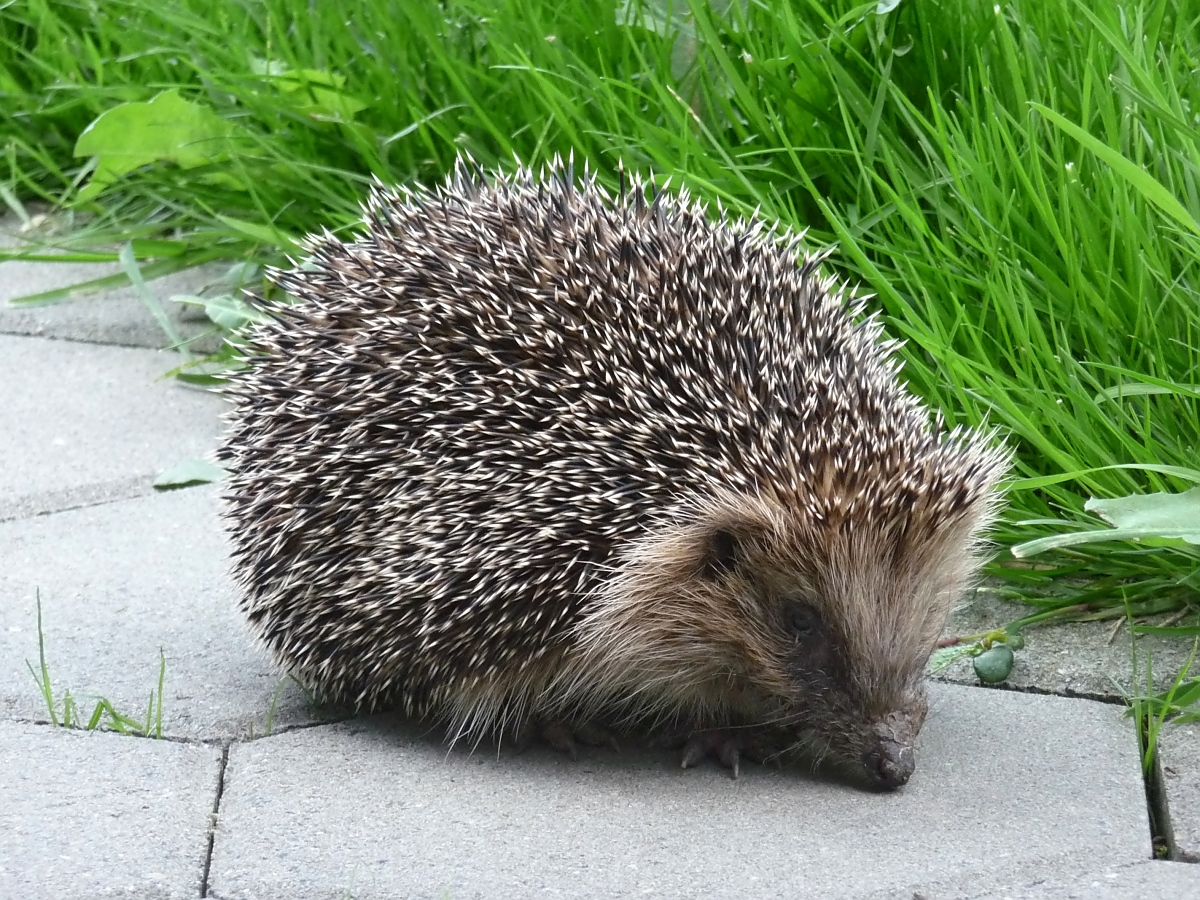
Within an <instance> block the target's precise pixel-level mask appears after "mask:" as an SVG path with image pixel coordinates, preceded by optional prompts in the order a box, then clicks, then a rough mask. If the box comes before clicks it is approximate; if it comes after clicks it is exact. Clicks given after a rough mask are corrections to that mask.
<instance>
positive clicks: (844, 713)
mask: <svg viewBox="0 0 1200 900" xmlns="http://www.w3.org/2000/svg"><path fill="white" fill-rule="evenodd" d="M989 513H990V510H989V508H988V505H987V501H986V500H982V501H981V502H980V503H979V504H976V505H975V506H973V507H969V508H968V509H966V510H965V511H964V512H963V513H962V514H961V515H959V516H957V517H955V518H953V519H950V520H948V521H946V522H944V523H942V524H941V526H940V527H939V528H938V529H937V530H936V531H934V532H932V533H927V534H923V535H921V539H920V540H919V541H912V540H910V538H911V537H912V536H911V534H908V535H907V536H906V531H905V527H904V523H903V522H899V521H897V522H892V523H885V524H882V525H881V524H879V523H876V524H873V525H868V526H866V527H863V526H857V527H856V525H855V524H846V523H831V522H828V521H826V522H813V521H812V520H811V518H809V517H806V516H805V514H804V513H803V512H802V511H797V510H795V509H789V508H787V507H784V506H782V505H781V504H780V503H779V502H778V501H775V500H768V499H765V498H750V497H744V496H736V495H729V496H724V497H721V498H719V499H718V500H717V501H715V502H710V503H708V504H704V505H699V504H697V505H696V506H695V507H694V508H692V509H691V510H689V511H688V512H687V513H685V514H683V515H681V516H679V517H678V518H677V519H676V521H674V522H670V523H664V524H662V525H660V526H659V527H658V528H656V529H654V530H652V531H651V532H650V533H649V534H648V536H647V537H646V538H645V539H644V540H643V541H641V542H640V543H639V544H638V545H637V546H636V547H634V548H633V549H632V550H631V551H630V552H628V553H627V554H626V555H625V558H624V560H623V565H622V567H621V569H620V571H619V573H618V574H617V575H616V576H615V577H614V578H613V579H612V581H610V582H609V584H608V585H607V587H606V588H605V590H604V591H603V592H602V593H601V594H600V596H599V597H598V598H597V602H596V604H595V605H594V607H593V608H592V610H591V612H590V613H589V614H588V615H587V616H586V617H585V618H584V619H583V621H582V622H581V623H580V625H579V627H578V629H577V632H576V636H577V641H578V656H577V657H575V658H574V659H573V660H568V662H567V667H566V674H564V676H562V677H560V679H559V680H558V684H559V685H565V686H568V690H567V691H566V692H565V694H566V696H568V697H571V696H573V695H584V694H586V695H588V696H591V697H600V696H602V697H606V698H607V699H608V700H609V702H616V703H618V704H624V705H625V706H626V707H627V708H628V709H630V710H636V711H637V717H639V718H643V717H646V716H655V715H657V716H658V717H660V718H663V719H669V718H679V717H682V718H683V719H684V721H683V722H682V723H681V724H684V725H686V726H687V727H690V728H693V729H705V728H721V727H732V728H737V727H741V726H769V727H770V728H771V729H772V730H774V731H775V732H777V733H779V734H780V735H782V736H783V739H784V741H785V742H786V743H787V744H788V745H789V746H785V747H784V748H781V749H807V750H808V751H809V752H810V753H815V754H816V755H818V756H823V755H826V754H828V755H829V756H830V757H831V758H832V759H833V760H835V761H838V762H842V763H845V764H849V766H850V768H852V769H855V770H857V771H859V772H862V771H864V768H865V771H866V772H867V774H868V776H870V777H873V778H875V779H876V780H881V777H880V776H878V766H879V755H880V753H883V754H884V756H885V757H888V758H892V759H893V761H894V758H895V757H896V755H897V754H900V756H901V757H903V758H904V763H903V766H902V768H905V771H904V772H903V773H902V774H900V775H894V776H893V777H892V782H894V783H890V784H886V786H896V785H897V784H901V783H903V782H904V781H905V780H907V777H908V773H910V772H911V770H912V768H911V766H912V764H911V753H912V745H913V742H914V740H915V738H916V736H917V734H918V732H919V731H920V729H921V726H922V724H923V722H924V719H925V714H926V709H927V707H926V699H925V687H924V667H925V664H926V662H927V660H928V658H929V655H930V653H931V651H932V650H933V647H934V644H935V642H936V640H937V638H938V636H939V635H940V633H941V630H942V628H943V626H944V624H945V621H946V618H947V616H948V615H949V612H950V610H951V608H952V605H953V604H954V602H955V601H956V599H957V598H958V597H959V596H960V595H961V593H962V592H963V590H964V589H965V588H966V586H967V584H968V583H969V581H970V578H971V576H972V573H973V572H974V570H975V568H976V565H977V560H976V553H975V550H976V544H977V540H978V539H977V535H978V533H979V531H980V529H981V528H982V527H983V526H984V525H985V524H986V520H987V518H988V517H989ZM585 673H586V674H585ZM571 688H573V689H571ZM881 748H883V749H882V750H881ZM872 754H874V757H872ZM872 759H873V760H874V761H872ZM882 781H883V782H886V781H887V778H882Z"/></svg>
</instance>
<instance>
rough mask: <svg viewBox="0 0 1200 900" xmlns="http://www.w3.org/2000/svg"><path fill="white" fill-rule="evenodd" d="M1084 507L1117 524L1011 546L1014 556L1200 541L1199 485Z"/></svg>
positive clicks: (1087, 504) (1094, 502)
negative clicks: (1152, 541) (1103, 545)
mask: <svg viewBox="0 0 1200 900" xmlns="http://www.w3.org/2000/svg"><path fill="white" fill-rule="evenodd" d="M1084 509H1086V510H1087V511H1088V512H1094V513H1096V514H1097V515H1099V516H1100V517H1101V518H1103V519H1105V520H1106V521H1108V522H1110V523H1112V524H1113V525H1114V526H1115V527H1113V528H1104V529H1098V530H1091V531H1077V532H1073V533H1070V534H1056V535H1052V536H1050V537H1045V538H1039V539H1038V540H1035V541H1026V542H1025V543H1024V544H1017V545H1016V546H1015V547H1013V548H1012V552H1013V556H1016V557H1018V558H1024V557H1027V556H1033V555H1034V554H1035V553H1042V552H1043V551H1046V550H1056V549H1059V548H1062V547H1072V546H1075V545H1078V544H1093V543H1097V542H1100V541H1128V540H1142V539H1146V538H1166V539H1175V540H1182V541H1186V542H1187V543H1189V544H1200V488H1192V489H1191V490H1189V491H1184V492H1183V493H1182V494H1168V493H1155V494H1134V495H1132V496H1129V497H1117V498H1114V499H1111V500H1094V499H1093V500H1089V501H1088V502H1087V503H1085V504H1084Z"/></svg>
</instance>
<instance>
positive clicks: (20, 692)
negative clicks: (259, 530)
mask: <svg viewBox="0 0 1200 900" xmlns="http://www.w3.org/2000/svg"><path fill="white" fill-rule="evenodd" d="M216 500H217V498H216V488H215V487H214V486H206V487H196V488H189V489H186V490H182V491H173V492H171V493H167V494H160V495H156V496H152V497H145V498H141V499H136V500H126V501H122V502H118V503H109V504H106V505H103V506H93V507H87V508H85V509H77V510H72V511H69V512H62V513H56V514H54V515H49V516H37V517H34V518H28V519H18V520H14V521H10V522H5V523H0V547H2V548H3V557H4V565H3V566H0V713H2V714H4V715H5V716H7V717H10V718H12V717H19V718H22V719H35V720H45V719H46V718H47V710H46V704H45V702H44V701H43V699H42V696H41V694H40V693H39V691H38V688H37V685H36V683H35V682H34V679H33V677H32V676H31V675H30V672H29V670H28V668H27V666H26V661H27V660H29V661H31V662H32V663H33V664H34V665H35V666H37V663H38V635H37V610H36V605H35V596H36V594H37V593H40V595H41V604H42V618H43V634H44V637H45V643H46V657H47V662H48V665H49V668H50V674H51V677H52V684H53V685H54V687H55V691H56V693H60V692H61V690H62V689H63V688H69V689H70V690H71V693H72V694H73V695H74V696H75V697H77V698H79V699H80V705H81V706H86V708H87V709H88V710H89V711H90V709H91V708H92V707H93V706H94V700H93V699H86V700H85V698H94V697H96V696H103V697H106V698H108V700H110V701H111V702H112V703H113V704H114V705H115V706H116V707H117V709H119V710H121V711H122V712H125V713H127V714H134V715H138V716H144V715H145V710H146V707H147V702H148V700H149V696H150V692H151V691H152V690H153V689H154V688H155V687H156V685H157V681H158V671H159V650H160V648H161V650H162V652H163V654H164V656H165V658H166V678H165V685H164V696H163V707H164V710H163V728H164V730H165V732H166V733H168V734H172V735H183V736H190V737H209V738H211V737H219V736H233V735H244V734H251V733H253V734H262V733H263V732H264V730H265V729H266V727H267V720H268V717H271V720H272V721H271V724H272V726H274V727H285V726H287V725H293V724H296V723H301V722H310V721H313V720H314V715H315V713H313V712H311V711H310V710H309V707H308V704H307V702H306V701H305V699H304V697H303V695H302V694H301V693H300V691H299V690H298V689H296V687H295V686H294V685H293V684H292V683H291V682H290V681H286V682H285V681H284V680H283V679H282V677H281V675H280V674H279V673H278V672H277V671H276V669H275V667H274V665H273V664H272V663H271V662H270V661H269V659H268V658H267V656H266V654H265V653H263V652H261V651H259V650H258V649H257V648H255V647H254V646H253V644H252V642H251V638H250V636H249V633H248V630H247V629H246V627H245V625H244V624H243V622H242V620H241V617H240V615H239V614H238V613H237V611H236V610H235V608H234V589H233V586H232V585H231V584H230V582H229V581H228V579H227V577H226V545H225V540H224V536H223V532H222V530H221V527H220V525H219V523H218V521H217V514H216ZM281 685H282V688H281ZM277 692H278V696H277ZM272 703H274V704H275V707H274V709H275V711H274V714H273V715H272V713H271V709H272Z"/></svg>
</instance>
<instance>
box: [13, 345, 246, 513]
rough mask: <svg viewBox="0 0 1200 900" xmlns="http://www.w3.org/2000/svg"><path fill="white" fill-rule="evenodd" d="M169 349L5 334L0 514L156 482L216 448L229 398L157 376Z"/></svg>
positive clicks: (142, 488)
mask: <svg viewBox="0 0 1200 900" xmlns="http://www.w3.org/2000/svg"><path fill="white" fill-rule="evenodd" d="M176 364H177V362H176V357H174V356H173V355H168V354H163V353H156V352H154V351H150V350H134V349H128V348H121V347H101V346H95V345H89V344H78V343H72V342H70V341H53V340H43V339H38V338H29V337H11V336H4V335H0V396H2V397H3V398H4V399H3V401H2V402H0V435H4V445H3V451H2V452H3V465H0V520H3V519H9V518H14V517H18V516H24V515H32V514H35V513H40V512H46V511H50V510H54V509H63V508H66V507H70V506H76V505H81V504H83V503H89V502H97V501H98V500H106V499H112V498H114V497H120V496H131V495H135V494H141V493H149V492H150V491H151V482H152V481H153V480H154V478H155V477H157V476H158V475H159V474H161V473H162V472H163V471H164V470H166V469H168V468H170V467H171V466H174V465H175V464H177V463H179V462H181V461H183V460H186V459H191V458H195V457H199V456H203V455H205V454H208V453H210V452H211V451H212V450H213V449H214V448H215V447H216V445H217V441H218V436H219V434H220V430H221V423H220V413H221V411H222V409H223V407H224V401H223V400H222V399H221V398H219V397H217V396H215V395H213V394H211V393H206V392H203V391H195V390H189V389H186V388H184V387H181V386H179V385H178V384H174V383H171V382H169V381H161V380H158V379H159V378H160V376H161V375H162V374H163V373H164V372H166V371H167V370H169V369H170V368H172V367H173V366H174V365H176Z"/></svg>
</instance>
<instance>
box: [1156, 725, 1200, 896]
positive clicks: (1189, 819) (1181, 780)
mask: <svg viewBox="0 0 1200 900" xmlns="http://www.w3.org/2000/svg"><path fill="white" fill-rule="evenodd" d="M1158 754H1159V757H1158V758H1159V764H1160V765H1161V767H1162V773H1163V787H1164V788H1165V790H1166V792H1167V809H1168V815H1169V816H1170V818H1171V830H1172V831H1173V832H1174V837H1175V847H1176V849H1177V852H1178V853H1179V856H1180V858H1181V859H1184V860H1187V861H1189V862H1193V863H1200V725H1196V724H1188V725H1166V726H1164V728H1163V729H1162V731H1161V732H1159V736H1158ZM1196 896H1197V897H1200V891H1197V892H1196Z"/></svg>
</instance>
